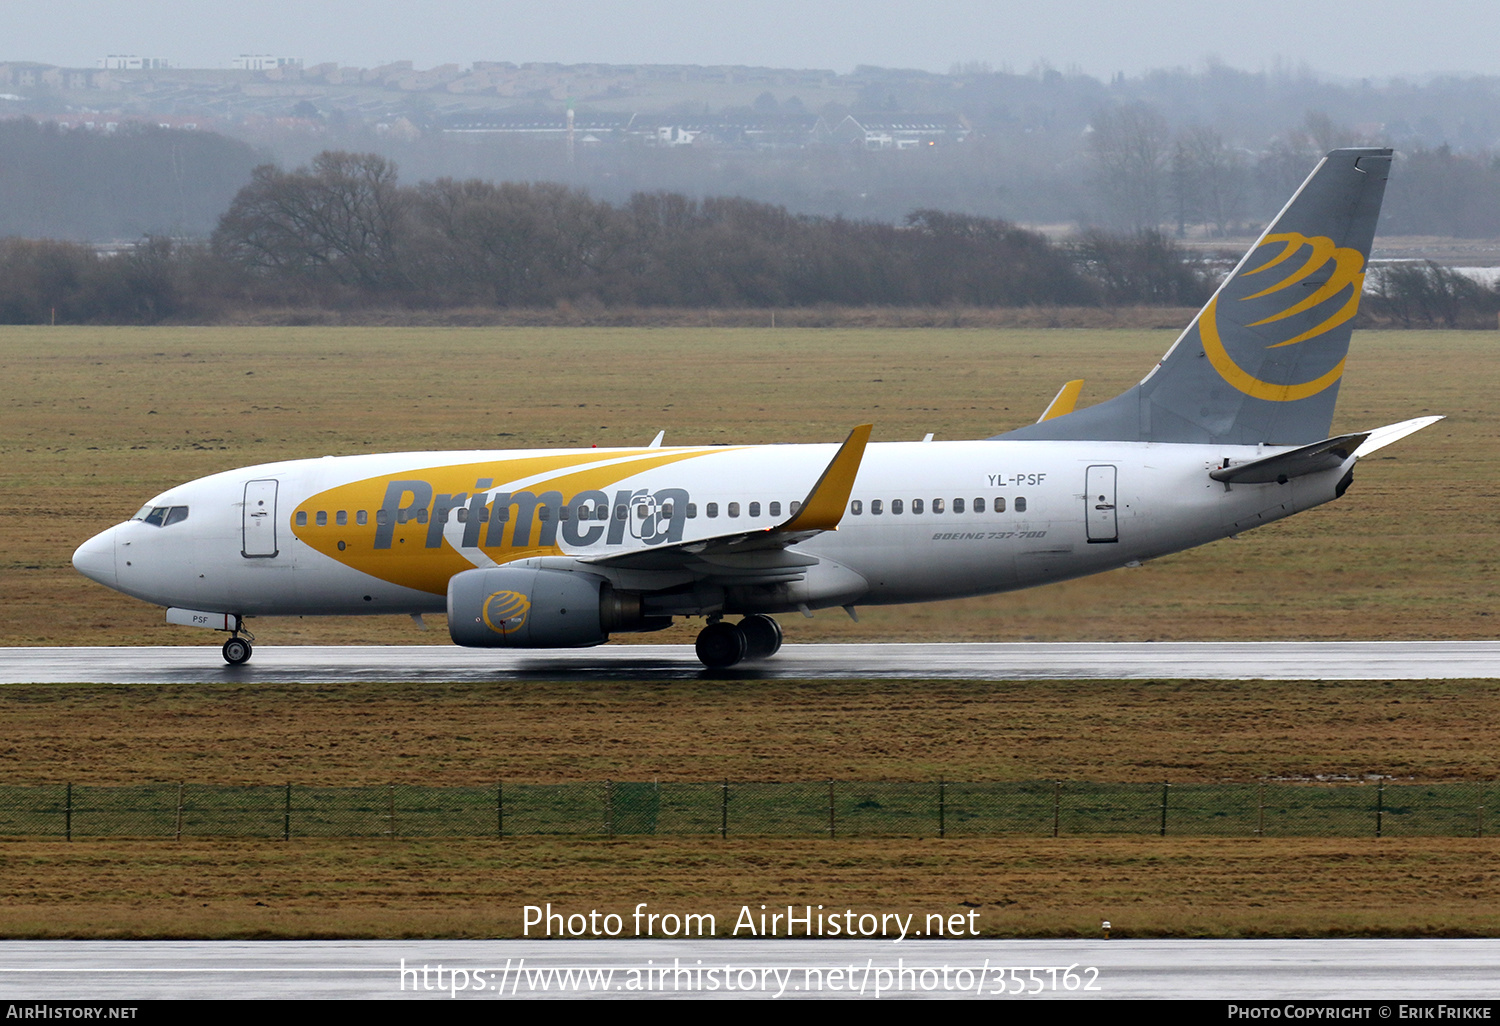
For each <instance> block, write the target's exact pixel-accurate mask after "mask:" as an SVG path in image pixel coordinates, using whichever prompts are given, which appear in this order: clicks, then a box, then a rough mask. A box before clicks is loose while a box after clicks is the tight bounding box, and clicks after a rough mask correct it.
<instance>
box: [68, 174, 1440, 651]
mask: <svg viewBox="0 0 1500 1026" xmlns="http://www.w3.org/2000/svg"><path fill="white" fill-rule="evenodd" d="M1390 164H1391V151H1390V150H1386V149H1343V150H1335V151H1333V152H1331V153H1329V154H1328V155H1327V156H1326V157H1324V158H1323V159H1322V161H1320V162H1319V163H1318V165H1317V167H1316V168H1315V169H1314V170H1313V172H1312V174H1311V175H1310V176H1309V177H1308V179H1307V181H1305V182H1304V183H1303V184H1302V186H1301V188H1300V189H1298V191H1297V192H1296V194H1295V195H1294V196H1293V197H1292V199H1291V200H1290V201H1289V202H1288V203H1287V205H1286V206H1285V207H1284V208H1283V209H1282V211H1281V213H1280V214H1279V215H1278V216H1277V217H1276V219H1275V220H1274V221H1273V222H1272V224H1271V226H1270V227H1269V228H1267V229H1266V231H1265V232H1264V233H1263V234H1262V235H1261V236H1260V238H1259V239H1258V240H1257V241H1256V242H1255V244H1254V245H1253V246H1252V247H1251V248H1250V250H1249V252H1248V253H1246V255H1245V256H1244V258H1243V259H1241V261H1240V263H1239V264H1238V266H1236V267H1235V269H1234V270H1233V271H1232V272H1231V273H1230V274H1229V276H1228V277H1227V278H1226V279H1225V280H1224V282H1223V283H1222V284H1221V285H1220V286H1219V288H1218V290H1217V291H1216V292H1215V294H1214V296H1213V298H1212V299H1210V300H1209V302H1208V304H1207V305H1206V306H1205V307H1204V308H1203V310H1202V311H1201V312H1200V313H1199V314H1198V316H1197V317H1195V318H1194V319H1193V321H1192V323H1191V324H1189V325H1188V327H1187V329H1186V330H1185V331H1184V332H1183V333H1182V335H1181V336H1180V337H1179V338H1178V340H1177V342H1176V343H1175V344H1174V345H1173V346H1172V347H1171V349H1170V350H1168V352H1167V354H1166V356H1165V357H1163V358H1162V360H1161V361H1160V362H1159V363H1158V364H1157V365H1156V366H1155V367H1154V368H1153V369H1152V370H1151V372H1150V373H1149V374H1147V375H1146V377H1145V379H1144V380H1142V381H1141V382H1140V384H1138V385H1136V386H1135V387H1133V388H1131V389H1129V390H1128V391H1126V392H1124V393H1123V394H1121V395H1119V396H1117V397H1115V398H1114V399H1111V400H1109V401H1107V402H1104V403H1101V404H1099V405H1096V406H1092V407H1087V408H1084V409H1079V410H1076V411H1075V410H1073V409H1072V407H1073V405H1074V401H1075V399H1076V397H1077V393H1078V389H1077V386H1076V383H1070V384H1069V386H1065V387H1064V388H1063V390H1062V392H1060V393H1059V394H1058V397H1057V399H1055V400H1054V401H1053V403H1052V405H1051V406H1050V407H1049V408H1048V409H1047V410H1046V412H1045V413H1044V414H1043V416H1042V419H1041V420H1039V421H1038V422H1036V423H1034V424H1029V425H1027V426H1025V427H1022V428H1019V429H1017V430H1013V431H1010V432H1007V433H1005V434H1002V435H997V436H995V437H992V438H987V439H982V440H976V441H958V442H935V441H925V442H883V443H875V444H871V443H870V442H869V437H870V427H869V426H868V425H864V426H860V427H857V428H855V429H854V430H853V431H852V432H851V433H850V434H849V436H848V438H847V439H846V440H845V441H844V442H843V444H842V445H838V444H832V443H829V444H820V445H755V446H693V447H686V448H669V447H664V446H662V445H660V441H661V439H660V436H658V438H657V440H656V441H655V442H653V443H652V444H651V445H648V446H645V447H642V448H626V449H584V450H576V449H533V450H522V451H467V452H409V453H395V454H385V455H356V456H343V457H325V458H322V459H303V460H291V461H287V462H283V463H270V464H264V465H261V466H255V467H248V468H245V469H243V470H232V471H228V472H225V473H220V474H215V475H213V476H211V477H206V478H202V479H200V480H197V481H192V482H189V483H188V484H183V485H179V486H177V487H175V488H170V489H168V490H167V491H165V492H163V493H162V494H160V495H158V496H156V497H155V498H153V499H152V500H151V501H150V502H147V503H146V504H145V505H144V506H142V507H141V509H140V512H139V513H137V514H136V515H135V516H134V517H132V518H131V519H130V520H129V521H127V522H125V523H122V524H119V525H118V526H115V527H112V528H110V529H109V530H107V531H104V532H103V533H101V534H99V535H97V536H96V537H94V538H91V539H90V540H88V541H86V542H84V543H83V545H81V546H80V547H79V548H78V551H77V552H76V553H75V554H74V556H73V565H74V566H75V567H77V568H78V570H79V571H80V572H81V573H83V574H85V575H87V576H88V577H90V578H92V579H93V580H95V581H98V582H99V583H100V584H104V585H107V586H109V587H111V588H114V589H116V590H118V591H121V592H124V593H125V594H127V595H132V596H135V597H136V598H140V599H144V600H145V601H147V602H153V603H156V604H158V605H162V606H166V607H168V608H167V614H166V615H167V620H168V621H169V622H171V623H174V624H183V625H191V626H199V627H210V628H213V629H215V630H219V631H225V632H227V633H228V634H229V639H228V640H227V641H226V642H225V643H224V646H223V654H224V658H225V659H226V660H227V661H228V662H230V663H242V662H244V661H245V660H246V659H248V658H250V652H251V648H250V642H251V640H252V639H251V636H250V634H249V632H248V631H247V629H246V620H247V619H249V618H252V617H268V616H310V615H346V614H360V613H366V614H369V613H386V614H390V613H400V614H409V615H414V616H420V615H421V614H423V613H435V612H446V614H447V617H448V629H449V632H450V634H451V635H452V638H453V640H454V641H455V642H457V643H458V644H460V645H471V646H483V647H495V648H546V647H573V646H586V645H597V644H600V643H602V642H605V641H608V640H609V638H610V636H611V635H613V634H617V633H627V632H639V631H654V630H658V629H660V628H663V627H666V626H668V625H669V624H671V622H672V619H673V618H674V617H703V618H705V620H706V625H705V626H704V627H703V629H702V631H701V632H700V633H699V635H698V639H697V652H698V656H699V658H700V659H701V660H702V661H703V662H704V663H705V664H706V665H708V666H712V667H723V666H730V665H733V664H735V663H737V662H739V661H741V660H743V659H760V658H765V657H768V656H771V655H773V654H774V653H775V652H776V651H777V649H778V648H779V647H780V646H781V628H780V627H779V626H778V624H777V621H776V620H775V619H773V614H776V613H789V612H796V611H801V612H803V613H806V612H808V611H809V610H812V609H818V608H828V607H835V606H843V607H845V608H846V609H848V610H849V611H850V613H851V614H852V613H853V611H854V608H855V607H856V606H858V605H866V604H877V603H880V604H884V603H902V602H923V601H929V600H934V599H948V598H956V597H960V596H967V595H982V594H986V593H991V592H1000V591H1008V590H1011V589H1016V588H1026V587H1030V586H1032V585H1037V584H1044V583H1047V582H1049V581H1058V580H1062V579H1065V578H1071V577H1080V576H1083V575H1085V574H1093V573H1098V572H1100V571H1103V570H1109V569H1113V568H1116V567H1120V566H1126V565H1132V564H1135V563H1138V562H1140V561H1142V560H1147V559H1152V558H1154V557H1157V556H1162V555H1165V554H1167V553H1172V552H1178V551H1180V550H1183V549H1187V548H1191V547H1193V546H1195V545H1202V544H1204V543H1206V542H1210V541H1214V540H1216V539H1220V538H1224V537H1227V536H1230V535H1234V534H1238V533H1239V532H1242V531H1246V530H1249V529H1250V528H1254V527H1260V526H1261V525H1263V524H1269V523H1271V522H1272V521H1274V520H1280V519H1281V518H1283V517H1286V516H1290V515H1291V514H1293V513H1298V512H1301V511H1302V510H1306V509H1310V508H1312V507H1314V506H1318V505H1321V504H1322V503H1325V502H1329V501H1330V500H1332V499H1334V498H1337V497H1338V496H1341V495H1343V494H1344V491H1345V489H1347V488H1348V487H1349V483H1350V481H1351V479H1352V478H1353V468H1354V464H1355V462H1356V461H1357V460H1359V459H1360V458H1361V457H1362V456H1365V455H1367V454H1369V453H1371V452H1373V451H1374V450H1376V449H1378V448H1380V447H1381V446H1384V445H1386V444H1389V443H1390V442H1393V441H1395V440H1396V439H1398V438H1401V437H1402V436H1404V435H1407V434H1409V433H1411V432H1413V431H1416V430H1418V429H1419V428H1422V427H1425V426H1426V425H1427V424H1429V423H1431V422H1432V421H1434V420H1436V419H1438V418H1436V417H1423V418H1418V419H1416V420H1409V421H1406V422H1404V423H1400V424H1394V425H1390V426H1387V427H1382V428H1375V429H1373V430H1369V431H1361V432H1358V433H1354V434H1343V435H1339V436H1337V437H1329V432H1330V429H1331V427H1332V422H1333V410H1334V400H1335V398H1336V396H1337V394H1338V389H1339V381H1340V378H1341V377H1342V375H1343V373H1344V361H1345V356H1346V354H1347V352H1348V348H1349V338H1350V332H1351V324H1350V322H1351V320H1352V319H1353V318H1354V316H1355V313H1356V312H1357V310H1358V307H1359V300H1360V295H1361V292H1362V288H1363V283H1364V278H1365V270H1366V263H1367V261H1368V258H1369V253H1370V243H1371V239H1372V237H1373V236H1374V232H1375V223H1376V219H1377V217H1378V215H1379V211H1380V203H1381V197H1382V195H1383V193H1384V190H1385V182H1386V175H1387V172H1388V170H1389V168H1390ZM726 617H738V618H739V619H738V620H737V622H732V621H731V620H729V619H726Z"/></svg>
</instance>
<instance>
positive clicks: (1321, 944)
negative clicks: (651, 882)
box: [0, 915, 1500, 1020]
mask: <svg viewBox="0 0 1500 1026" xmlns="http://www.w3.org/2000/svg"><path fill="white" fill-rule="evenodd" d="M628 919H629V917H628V915H627V916H626V921H627V922H628ZM403 960H404V968H405V970H406V971H405V972H404V973H403V971H402V969H403ZM1497 964H1500V941H1495V940H1239V941H1209V940H1192V941H1178V940H1157V941H1151V940H1115V941H1104V940H1097V941H1057V940H1053V941H984V940H950V941H941V942H929V943H921V942H912V941H909V940H908V941H905V942H902V943H892V942H889V941H830V940H812V941H809V940H802V939H796V940H787V939H782V940H775V941H748V940H743V939H741V940H714V941H697V942H692V941H659V940H650V941H648V940H629V941H603V940H570V941H557V940H552V941H547V940H521V941H249V942H242V941H196V942H195V941H125V942H122V941H83V942H77V941H73V942H63V941H6V942H3V943H0V998H4V999H9V1000H24V999H32V1000H35V999H53V1000H58V999H67V1000H79V999H83V1000H110V999H114V1000H131V999H135V1000H149V999H166V998H200V999H201V998H230V999H241V1000H247V999H274V998H408V999H411V998H415V999H427V1000H440V1001H449V1000H453V999H459V1000H463V999H471V1000H472V999H476V998H478V999H484V998H488V999H492V1000H493V999H496V998H506V999H509V998H523V997H529V998H542V997H579V996H587V995H589V994H593V995H595V996H609V997H654V998H660V997H730V998H734V997H778V996H779V997H783V998H789V997H860V996H862V997H865V998H875V997H894V996H897V995H898V994H899V995H902V996H907V997H911V996H917V997H969V998H974V997H989V998H993V999H999V1000H1006V1001H1026V1000H1041V999H1047V998H1085V999H1087V998H1095V999H1097V998H1136V999H1142V998H1155V999H1162V998H1167V999H1197V1000H1218V1001H1242V1002H1255V1003H1268V1002H1273V1001H1297V1000H1300V1001H1314V1000H1323V1001H1328V1000H1343V1001H1357V1002H1359V1003H1360V1004H1362V1005H1366V1006H1368V1007H1369V1008H1370V1011H1369V1012H1367V1013H1366V1014H1365V1016H1363V1018H1368V1019H1372V1020H1373V1019H1377V1018H1402V1017H1403V1016H1401V1015H1400V1006H1399V1002H1402V1001H1417V1000H1432V999H1439V998H1440V999H1445V1000H1449V1001H1471V1002H1472V1001H1483V1002H1485V1003H1489V1002H1492V1001H1493V1000H1494V997H1495V994H1496V990H1497V979H1496V977H1497V972H1496V969H1495V966H1496V965H1497ZM439 966H441V967H442V971H441V973H439V972H437V970H438V967H439ZM944 967H946V968H947V972H946V973H945V972H944V971H943V970H944ZM559 969H563V970H570V971H572V975H571V976H570V977H567V978H564V977H562V976H560V974H558V973H556V972H554V970H559ZM424 970H425V972H424ZM455 970H457V972H455ZM577 970H590V971H591V972H590V973H589V975H587V976H584V975H583V974H581V973H579V972H577ZM598 970H602V971H604V972H608V973H609V975H608V976H605V975H603V974H602V973H601V972H596V971H598ZM679 970H681V971H679ZM1091 970H1093V971H1091ZM632 981H633V983H634V989H632ZM1070 984H1071V986H1070ZM898 988H899V989H898ZM1382 1006H1383V1007H1384V1008H1385V1012H1384V1014H1382V1012H1381V1009H1382Z"/></svg>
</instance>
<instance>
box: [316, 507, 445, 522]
mask: <svg viewBox="0 0 1500 1026" xmlns="http://www.w3.org/2000/svg"><path fill="white" fill-rule="evenodd" d="M343 515H344V514H342V513H340V514H339V516H343ZM458 522H459V523H460V524H467V523H468V522H469V507H467V506H460V507H459V508H458ZM339 523H341V524H342V523H343V521H342V520H340V521H339Z"/></svg>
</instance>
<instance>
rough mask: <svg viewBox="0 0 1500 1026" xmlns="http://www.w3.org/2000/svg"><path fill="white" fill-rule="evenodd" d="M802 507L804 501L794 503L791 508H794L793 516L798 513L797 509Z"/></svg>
mask: <svg viewBox="0 0 1500 1026" xmlns="http://www.w3.org/2000/svg"><path fill="white" fill-rule="evenodd" d="M801 508H802V503H801V502H800V501H798V502H794V503H792V507H791V509H792V516H796V515H797V511H798V510H799V509H801Z"/></svg>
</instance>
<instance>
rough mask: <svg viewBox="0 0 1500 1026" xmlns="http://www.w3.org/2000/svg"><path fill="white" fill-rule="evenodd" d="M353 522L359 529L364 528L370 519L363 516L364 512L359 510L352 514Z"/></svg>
mask: <svg viewBox="0 0 1500 1026" xmlns="http://www.w3.org/2000/svg"><path fill="white" fill-rule="evenodd" d="M354 522H355V523H356V524H358V525H359V526H360V527H364V526H365V525H366V524H368V523H369V522H370V518H369V517H368V516H367V515H366V514H365V511H364V510H359V511H358V512H357V513H355V514H354Z"/></svg>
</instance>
